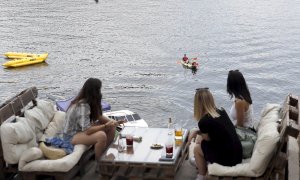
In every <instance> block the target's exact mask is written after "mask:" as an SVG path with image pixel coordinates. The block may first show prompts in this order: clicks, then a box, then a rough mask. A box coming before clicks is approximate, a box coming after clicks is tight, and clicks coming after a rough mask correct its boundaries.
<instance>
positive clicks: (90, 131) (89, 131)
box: [84, 124, 107, 135]
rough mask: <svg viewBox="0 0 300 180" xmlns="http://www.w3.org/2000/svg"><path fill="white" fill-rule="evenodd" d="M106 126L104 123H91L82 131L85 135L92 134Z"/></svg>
mask: <svg viewBox="0 0 300 180" xmlns="http://www.w3.org/2000/svg"><path fill="white" fill-rule="evenodd" d="M106 128H107V125H106V124H100V125H93V126H91V127H89V128H87V129H86V130H85V131H84V132H85V133H86V134H87V135H91V134H94V133H95V132H97V131H104V130H105V129H106Z"/></svg>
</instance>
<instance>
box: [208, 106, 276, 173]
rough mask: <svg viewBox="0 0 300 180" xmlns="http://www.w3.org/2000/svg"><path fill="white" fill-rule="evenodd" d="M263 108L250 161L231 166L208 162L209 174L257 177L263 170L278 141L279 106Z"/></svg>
mask: <svg viewBox="0 0 300 180" xmlns="http://www.w3.org/2000/svg"><path fill="white" fill-rule="evenodd" d="M265 108H266V109H264V111H263V112H265V113H263V114H262V115H263V117H262V119H261V121H262V122H263V125H261V126H260V127H259V129H258V130H259V133H258V139H257V140H256V143H255V146H254V149H253V154H252V157H251V159H250V161H249V162H245V163H241V164H237V165H236V166H233V167H227V166H222V165H219V164H217V163H213V164H210V165H208V174H209V175H216V176H248V177H259V176H261V175H262V174H263V173H264V172H265V170H266V168H267V166H268V164H269V162H270V160H271V158H272V156H273V154H274V152H275V150H276V145H277V142H278V141H279V133H278V131H277V126H278V124H277V123H276V121H277V120H278V111H279V108H275V106H266V107H265ZM265 122H266V123H265Z"/></svg>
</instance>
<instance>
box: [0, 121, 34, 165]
mask: <svg viewBox="0 0 300 180" xmlns="http://www.w3.org/2000/svg"><path fill="white" fill-rule="evenodd" d="M16 120H17V122H15V123H3V124H2V125H1V127H0V129H1V143H2V148H3V156H4V160H5V161H6V162H7V163H8V164H17V163H18V162H19V159H20V156H21V154H22V153H23V152H24V151H25V150H27V149H29V148H31V147H36V146H37V143H36V137H35V133H34V132H33V130H32V128H31V127H30V126H31V125H30V124H29V123H28V122H27V119H25V118H21V117H16Z"/></svg>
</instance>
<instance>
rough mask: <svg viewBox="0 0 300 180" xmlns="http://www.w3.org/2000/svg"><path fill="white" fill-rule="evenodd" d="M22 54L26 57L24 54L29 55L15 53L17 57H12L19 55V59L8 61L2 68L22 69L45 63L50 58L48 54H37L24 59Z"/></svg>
mask: <svg viewBox="0 0 300 180" xmlns="http://www.w3.org/2000/svg"><path fill="white" fill-rule="evenodd" d="M21 54H23V55H24V54H27V53H15V55H14V56H11V57H16V55H19V56H18V58H15V59H12V60H10V61H7V62H6V63H4V64H2V66H5V67H20V66H26V65H30V64H37V63H41V62H44V61H45V60H46V59H47V57H48V53H45V54H35V55H34V56H32V57H30V56H29V57H28V56H23V57H22V56H21ZM27 55H28V54H27ZM7 57H8V56H7Z"/></svg>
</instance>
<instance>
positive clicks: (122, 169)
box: [114, 166, 130, 176]
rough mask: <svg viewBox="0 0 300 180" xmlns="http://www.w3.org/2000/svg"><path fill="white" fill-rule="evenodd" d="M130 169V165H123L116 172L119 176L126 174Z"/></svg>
mask: <svg viewBox="0 0 300 180" xmlns="http://www.w3.org/2000/svg"><path fill="white" fill-rule="evenodd" d="M128 171H130V167H128V166H121V167H119V169H118V170H117V171H116V172H115V173H114V175H117V176H126V174H127V172H128Z"/></svg>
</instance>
